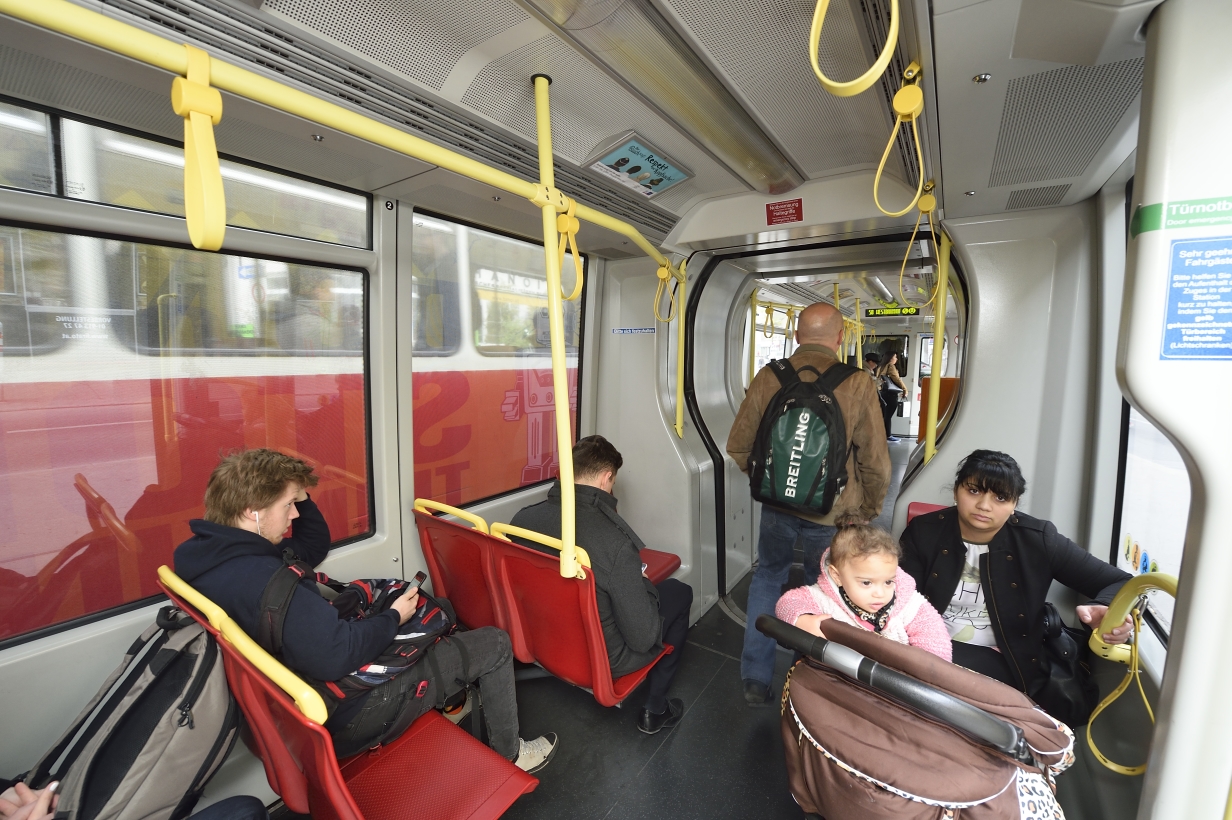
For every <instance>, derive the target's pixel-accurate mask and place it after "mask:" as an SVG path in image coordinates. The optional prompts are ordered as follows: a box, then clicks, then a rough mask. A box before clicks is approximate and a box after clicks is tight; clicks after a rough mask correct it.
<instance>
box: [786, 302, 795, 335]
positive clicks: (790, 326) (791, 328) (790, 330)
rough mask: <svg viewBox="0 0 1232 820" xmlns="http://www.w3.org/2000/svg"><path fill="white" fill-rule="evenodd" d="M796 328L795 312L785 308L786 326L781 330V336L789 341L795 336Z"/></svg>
mask: <svg viewBox="0 0 1232 820" xmlns="http://www.w3.org/2000/svg"><path fill="white" fill-rule="evenodd" d="M795 327H796V312H795V311H794V310H792V309H791V308H787V326H786V327H785V328H783V335H784V336H786V337H787V338H788V339H790V338H791V337H792V336H794V335H795V332H796V331H795Z"/></svg>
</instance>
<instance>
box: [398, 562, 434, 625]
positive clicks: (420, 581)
mask: <svg viewBox="0 0 1232 820" xmlns="http://www.w3.org/2000/svg"><path fill="white" fill-rule="evenodd" d="M427 580H428V574H427V573H426V572H417V573H415V578H414V579H413V580H412V581H411V587H410V589H408V590H407V591H406V592H404V593H402V594H401V595H399V596H398V597H397V598H396V599H395V600H394V602H393V603H392V604H390V605H389V608H390V609H392V610H394V611H395V612H397V613H398V625H399V626H401V625H402V624H404V623H406V622H407V621H409V620H410V619H411V616H412V615H414V614H415V610H417V609H419V588H420V587H421V586H423V585H424V582H425V581H427Z"/></svg>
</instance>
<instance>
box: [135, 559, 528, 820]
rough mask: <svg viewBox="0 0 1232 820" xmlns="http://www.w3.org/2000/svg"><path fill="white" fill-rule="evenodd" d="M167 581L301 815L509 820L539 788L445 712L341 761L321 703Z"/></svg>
mask: <svg viewBox="0 0 1232 820" xmlns="http://www.w3.org/2000/svg"><path fill="white" fill-rule="evenodd" d="M158 577H159V579H160V583H159V586H161V587H162V588H163V590H164V591H165V592H166V593H167V595H168V596H169V597H170V598H171V600H172V601H173V602H174V603H175V605H176V606H178V607H180V608H181V609H182V610H184V611H185V612H187V613H188V614H189V615H191V616H192V617H193V618H194V619H196V620H197V622H199V623H200V624H201V625H202V626H204V627H205V628H206V629H207V630H209V631H210V633H211V634H212V635H213V636H214V638H215V639H216V640H217V642H218V646H219V649H220V650H221V651H222V659H223V664H224V666H225V668H226V672H227V684H228V686H229V687H230V689H231V692H232V693H233V694H234V695H235V699H236V701H237V703H238V704H239V707H240V710H241V711H242V712H243V713H244V718H245V720H246V721H247V723H248V727H249V729H250V731H249V732H248V733H247V734H246V737H245V739H246V741H247V742H248V745H249V748H250V749H252V752H253V754H254V755H256V756H257V757H258V758H260V760H261V762H262V763H263V764H264V765H265V774H266V777H267V779H268V780H269V784H270V787H271V788H272V789H273V790H274V791H275V792H277V793H278V795H279V796H280V797H281V798H282V801H283V802H284V803H285V804H286V806H287V808H288V809H290V810H291V811H292V812H295V813H296V814H311V815H312V817H313V818H314V820H418V819H419V818H422V820H463V818H467V819H468V820H480V818H495V817H500V815H501V814H503V813H504V811H505V810H506V809H507V808H509V806H510V805H512V804H513V802H514V801H515V800H517V799H518V797H520V796H521V795H523V794H526V793H527V792H530V791H533V790H534V789H535V787H536V786H537V785H538V784H539V781H538V779H537V778H535V777H532V776H531V775H529V774H527V773H526V772H524V771H522V770H521V769H519V768H518V767H517V766H515V765H513V764H512V763H510V762H509V761H507V760H505V759H504V758H503V757H501V756H500V755H498V754H497V753H496V752H494V751H492V750H491V749H489V748H488V747H487V746H485V745H483V744H482V743H480V742H479V741H477V740H475V739H474V738H473V737H471V736H470V735H468V734H467V733H466V732H464V731H463V730H461V729H459V728H458V727H457V726H455V725H453V724H452V723H450V722H449V721H448V720H446V719H445V718H443V717H441V715H440V713H439V712H437V711H436V710H430V711H429V712H428V713H427V714H425V715H423V716H422V717H420V718H419V719H418V720H416V721H415V722H414V723H412V724H411V726H410V728H409V729H407V730H406V732H404V733H403V734H402V735H401V736H400V737H398V738H397V739H396V740H394V741H393V742H391V743H389V744H387V745H385V746H380V747H378V748H376V749H375V750H370V751H366V752H362V753H360V754H358V755H355V756H354V757H350V758H347V759H346V760H342V761H339V760H337V759H336V758H335V757H334V744H333V740H332V738H330V735H329V732H328V731H327V730H326V729H325V727H324V726H322V725H321V724H322V723H324V721H325V718H326V711H325V703H324V702H323V701H322V700H321V696H320V695H318V694H317V693H316V691H314V690H313V689H312V687H310V686H309V685H308V684H306V683H305V682H304V681H303V680H301V679H300V678H299V677H298V676H296V675H295V674H294V673H292V672H291V671H290V670H289V669H287V668H286V667H285V666H283V665H282V664H281V663H279V662H278V661H277V660H275V659H274V658H273V657H272V656H270V655H269V654H268V653H267V652H265V650H263V649H261V648H260V647H259V646H257V644H256V643H255V642H254V641H253V640H252V639H251V638H250V637H249V636H248V635H247V634H245V633H244V631H243V630H242V629H240V628H239V626H238V625H237V624H236V623H235V621H233V620H231V618H229V617H228V616H227V614H226V613H225V612H223V611H222V608H221V607H219V606H218V605H217V604H215V603H213V602H212V601H210V600H209V599H208V598H206V597H205V596H203V595H202V594H201V593H199V592H197V591H196V590H195V589H193V588H192V587H191V586H189V585H188V584H187V583H185V582H184V581H183V580H182V579H181V578H179V577H178V576H177V575H175V573H173V572H172V571H171V570H170V569H169V568H167V567H165V566H164V567H160V568H159V570H158ZM424 784H429V785H427V786H425V785H424Z"/></svg>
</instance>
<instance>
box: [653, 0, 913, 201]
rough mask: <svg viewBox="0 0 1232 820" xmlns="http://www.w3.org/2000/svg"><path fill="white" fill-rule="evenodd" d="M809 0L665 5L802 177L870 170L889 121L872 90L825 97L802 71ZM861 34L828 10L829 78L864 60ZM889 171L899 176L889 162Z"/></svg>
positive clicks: (825, 52)
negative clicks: (857, 93) (798, 168)
mask: <svg viewBox="0 0 1232 820" xmlns="http://www.w3.org/2000/svg"><path fill="white" fill-rule="evenodd" d="M815 5H816V4H815V2H814V0H785V1H784V2H773V3H766V2H759V0H728V1H727V2H723V3H714V2H711V0H670V2H668V3H667V7H668V9H669V10H670V11H674V12H675V16H676V19H677V20H678V21H679V22H680V24H681V25H682V26H683V27H684V28H685V29H686V30H687V33H688V34H689V35H690V39H691V41H692V42H693V43H695V44H696V47H697V49H698V50H699V51H700V52H701V53H702V54H704V55H705V56H707V57H708V58H709V59H710V61H711V62H712V63H713V64H714V65H716V66H717V68H718V70H719V72H721V74H722V75H723V76H724V78H725V79H726V80H727V82H728V84H729V86H730V87H732V88H733V89H734V91H735V92H736V93H737V94H738V95H739V96H740V97H742V98H743V99H744V100H745V101H746V105H747V106H748V108H749V109H750V111H751V112H752V113H753V114H754V116H756V117H757V118H759V119H760V120H761V121H762V122H764V123H765V124H766V126H767V127H768V129H769V130H770V132H771V133H772V135H773V136H774V137H776V138H777V140H778V141H779V143H780V144H781V145H782V146H783V147H784V149H785V150H786V151H787V153H788V155H789V156H790V157H791V158H792V159H793V160H794V161H795V163H796V165H797V166H798V167H800V168H801V169H802V170H803V171H804V172H805V173H806V174H807V175H808V176H809V177H810V178H813V179H815V178H817V177H822V176H826V175H830V174H837V173H844V172H846V171H852V170H858V169H864V168H875V167H876V166H877V161H878V160H879V159H881V152H882V150H883V149H884V147H885V141H886V138H887V136H888V135H889V129H890V126H891V124H892V120H891V119H890V117H889V112H888V110H887V108H886V104H885V101H884V100H882V99H881V97H880V96H879V95H878V93H877V91H876V90H871V91H869V92H866V93H864V94H860V95H858V96H855V97H847V98H840V97H835V96H832V95H831V94H828V93H826V92H825V91H824V90H823V89H822V87H821V85H820V84H819V83H818V82H817V79H816V78H815V77H814V76H813V72H812V69H811V68H810V67H809V64H808V57H807V54H808V52H807V49H806V46H807V43H808V34H809V26H810V24H811V22H812V18H813V7H814V6H815ZM866 39H867V35H866V34H865V33H864V32H863V31H862V30H861V27H860V24H858V23H857V22H856V16H855V14H853V12H852V8H851V6H850V5H849V4H848V3H847V2H842V1H841V0H836V2H833V3H831V4H830V9H829V12H828V14H827V17H826V24H825V28H824V29H823V30H822V44H821V48H820V50H819V61H820V63H821V64H822V70H823V71H825V72H826V73H827V75H828V76H831V77H844V78H846V77H855V76H857V75H859V74H860V73H861V72H863V71H864V70H865V69H866V68H867V67H868V64H869V60H868V58H867V56H866V54H865V51H864V49H863V48H862V45H861V43H862V41H865V40H866ZM891 171H892V172H895V173H901V166H900V165H899V164H898V163H894V164H893V165H892V166H891Z"/></svg>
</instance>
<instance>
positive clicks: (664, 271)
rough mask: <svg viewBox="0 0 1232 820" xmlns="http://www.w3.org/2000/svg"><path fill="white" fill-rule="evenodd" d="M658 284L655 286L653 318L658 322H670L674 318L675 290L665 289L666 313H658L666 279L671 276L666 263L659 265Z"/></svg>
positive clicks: (665, 286) (665, 287)
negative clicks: (664, 314)
mask: <svg viewBox="0 0 1232 820" xmlns="http://www.w3.org/2000/svg"><path fill="white" fill-rule="evenodd" d="M658 277H659V286H658V287H657V288H655V300H654V312H655V318H656V319H658V320H659V321H660V322H669V323H670V322H671V321H672V320H673V319H675V318H676V291H675V290H674V289H673V290H668V291H667V299H668V302H667V315H666V316H663V315H660V313H659V305H660V304H662V302H663V291H665V290H667V281H668V280H669V279H671V278H672V271H671V269H670V268H668V267H667V266H666V265H661V266H659V272H658Z"/></svg>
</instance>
